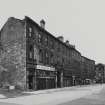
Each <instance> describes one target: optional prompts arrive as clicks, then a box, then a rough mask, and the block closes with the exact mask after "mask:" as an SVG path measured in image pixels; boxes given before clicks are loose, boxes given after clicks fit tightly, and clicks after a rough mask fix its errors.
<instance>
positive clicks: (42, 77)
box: [26, 65, 79, 90]
mask: <svg viewBox="0 0 105 105" xmlns="http://www.w3.org/2000/svg"><path fill="white" fill-rule="evenodd" d="M78 80H79V79H78V77H76V76H74V75H72V73H71V72H70V71H68V70H63V69H55V68H54V67H48V66H42V65H37V66H36V67H32V66H30V67H28V68H27V73H26V88H27V89H29V90H43V89H51V88H62V87H70V86H73V85H78V84H79V83H78Z"/></svg>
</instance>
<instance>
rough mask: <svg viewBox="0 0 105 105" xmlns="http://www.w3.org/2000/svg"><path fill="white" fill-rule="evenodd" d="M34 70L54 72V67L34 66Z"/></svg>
mask: <svg viewBox="0 0 105 105" xmlns="http://www.w3.org/2000/svg"><path fill="white" fill-rule="evenodd" d="M36 69H39V70H47V71H55V68H54V67H48V66H43V65H36Z"/></svg>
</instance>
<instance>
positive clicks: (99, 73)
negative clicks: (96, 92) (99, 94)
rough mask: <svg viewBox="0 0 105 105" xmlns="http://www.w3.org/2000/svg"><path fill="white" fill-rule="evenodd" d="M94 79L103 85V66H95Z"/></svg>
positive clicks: (104, 76)
mask: <svg viewBox="0 0 105 105" xmlns="http://www.w3.org/2000/svg"><path fill="white" fill-rule="evenodd" d="M95 73H96V75H95V78H96V82H97V83H103V82H104V83H105V65H104V64H102V63H98V64H96V65H95Z"/></svg>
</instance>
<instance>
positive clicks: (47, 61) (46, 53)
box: [45, 51, 49, 64]
mask: <svg viewBox="0 0 105 105" xmlns="http://www.w3.org/2000/svg"><path fill="white" fill-rule="evenodd" d="M45 58H46V64H49V56H48V52H47V51H46V52H45Z"/></svg>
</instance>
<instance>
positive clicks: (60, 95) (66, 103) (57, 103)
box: [0, 85, 105, 105]
mask: <svg viewBox="0 0 105 105" xmlns="http://www.w3.org/2000/svg"><path fill="white" fill-rule="evenodd" d="M103 89H105V85H90V86H89V85H88V86H81V87H80V86H77V87H70V88H64V89H61V90H60V89H57V90H56V89H55V90H54V89H53V90H44V91H35V92H28V94H29V93H30V95H27V96H20V97H16V98H7V99H5V98H4V99H3V98H2V97H0V102H4V103H11V105H12V103H14V104H13V105H77V104H75V103H74V102H77V103H78V101H79V99H81V100H83V101H84V98H85V100H86V99H87V98H90V97H93V96H94V95H95V94H103V92H101V91H102V90H103ZM1 96H2V95H1ZM104 96H105V95H104ZM80 102H81V101H80ZM0 105H3V104H2V103H1V104H0ZM4 105H10V104H4ZM78 105H79V104H78ZM80 105H85V102H84V104H80ZM86 105H89V104H86ZM90 105H91V104H90ZM94 105H95V104H94ZM97 105H99V104H97Z"/></svg>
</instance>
